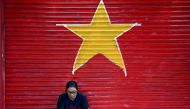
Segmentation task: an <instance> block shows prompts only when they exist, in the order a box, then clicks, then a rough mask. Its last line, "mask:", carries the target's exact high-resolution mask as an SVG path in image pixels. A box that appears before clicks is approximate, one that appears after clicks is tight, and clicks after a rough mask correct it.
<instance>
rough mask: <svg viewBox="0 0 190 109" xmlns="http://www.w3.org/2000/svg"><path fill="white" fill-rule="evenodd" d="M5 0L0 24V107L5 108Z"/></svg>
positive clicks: (0, 1) (1, 1)
mask: <svg viewBox="0 0 190 109" xmlns="http://www.w3.org/2000/svg"><path fill="white" fill-rule="evenodd" d="M3 3H4V0H0V7H1V8H0V25H1V30H0V54H1V57H0V109H4V105H5V98H4V97H5V93H4V90H5V88H4V86H5V84H4V82H5V81H4V78H5V76H4V66H3V65H4V57H3V55H2V54H3V53H4V52H3V41H4V40H3V39H4V16H3V15H4V14H3V7H4V4H3Z"/></svg>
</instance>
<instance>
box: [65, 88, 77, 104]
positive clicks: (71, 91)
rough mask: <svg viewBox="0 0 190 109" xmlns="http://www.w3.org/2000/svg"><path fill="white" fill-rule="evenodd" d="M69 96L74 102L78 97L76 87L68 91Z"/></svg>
mask: <svg viewBox="0 0 190 109" xmlns="http://www.w3.org/2000/svg"><path fill="white" fill-rule="evenodd" d="M67 94H68V96H69V99H70V100H72V101H74V100H75V98H76V97H77V89H76V88H75V87H69V88H68V89H67Z"/></svg>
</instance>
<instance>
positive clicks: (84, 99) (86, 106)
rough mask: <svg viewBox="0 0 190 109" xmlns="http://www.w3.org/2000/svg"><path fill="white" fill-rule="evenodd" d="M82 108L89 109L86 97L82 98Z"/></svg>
mask: <svg viewBox="0 0 190 109" xmlns="http://www.w3.org/2000/svg"><path fill="white" fill-rule="evenodd" d="M82 107H83V108H82V109H89V104H88V101H87V98H86V96H84V97H83V106H82Z"/></svg>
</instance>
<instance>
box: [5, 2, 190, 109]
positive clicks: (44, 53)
mask: <svg viewBox="0 0 190 109" xmlns="http://www.w3.org/2000/svg"><path fill="white" fill-rule="evenodd" d="M104 3H105V6H106V8H107V11H108V14H109V16H110V20H111V21H112V23H135V22H138V23H141V24H142V26H141V27H134V28H133V29H131V30H130V31H128V32H127V33H125V34H123V35H122V36H120V37H119V39H118V42H119V46H120V49H121V53H122V56H123V58H124V62H125V64H126V68H127V71H128V76H127V77H126V78H125V77H124V75H123V70H122V69H120V68H119V67H118V66H116V65H114V64H113V63H112V62H110V61H109V60H108V59H107V58H105V57H104V56H103V55H100V54H98V55H96V56H95V57H94V58H92V59H90V61H89V62H88V63H86V64H85V65H84V66H83V67H81V68H80V69H78V70H77V71H76V75H74V76H73V75H72V74H71V72H72V66H73V63H74V60H75V56H76V55H77V52H78V49H79V47H80V44H81V42H82V40H81V39H80V38H79V37H78V36H76V35H75V34H73V33H72V32H71V31H69V30H68V29H66V28H63V27H56V26H55V25H56V24H60V23H61V24H84V23H85V24H89V23H90V21H91V19H92V17H93V15H94V12H95V10H96V8H97V6H98V4H99V0H88V1H86V0H82V1H79V0H70V1H68V0H37V1H34V0H27V1H26V0H16V1H15V0H6V3H5V18H6V19H5V20H6V27H5V30H6V35H5V38H6V40H5V44H6V45H5V49H6V51H5V53H6V74H5V80H6V87H5V90H6V95H5V96H6V102H5V105H6V109H29V108H30V109H48V108H49V109H54V108H55V107H56V102H57V97H58V95H59V94H61V93H62V92H63V91H64V89H65V83H66V82H67V81H68V80H71V79H72V80H76V81H77V82H78V83H79V86H80V88H79V90H80V91H81V92H83V93H84V94H85V95H87V97H88V100H89V103H90V108H91V109H126V108H127V109H189V108H190V104H189V101H190V68H189V66H190V58H189V57H190V30H189V28H190V22H189V21H190V17H189V15H190V1H189V0H167V1H165V0H159V1H155V0H154V1H150V0H143V1H140V0H133V1H131V0H104ZM89 52H90V51H89Z"/></svg>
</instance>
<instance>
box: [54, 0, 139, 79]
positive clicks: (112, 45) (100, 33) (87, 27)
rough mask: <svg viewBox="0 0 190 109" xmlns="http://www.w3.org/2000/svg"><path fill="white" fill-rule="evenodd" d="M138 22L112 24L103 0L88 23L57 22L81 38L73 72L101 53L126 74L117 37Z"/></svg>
mask: <svg viewBox="0 0 190 109" xmlns="http://www.w3.org/2000/svg"><path fill="white" fill-rule="evenodd" d="M139 25H140V24H138V23H134V24H112V23H111V21H110V19H109V16H108V13H107V11H106V8H105V6H104V3H103V1H100V3H99V5H98V8H97V10H96V12H95V14H94V17H93V19H92V21H91V23H90V24H57V26H64V27H66V28H68V29H69V30H71V31H72V32H73V33H75V34H76V35H77V36H79V37H80V38H82V39H83V42H82V44H81V46H80V49H79V51H78V54H77V56H76V58H75V62H74V65H73V72H72V73H73V74H74V73H75V71H76V70H77V69H79V68H80V67H81V66H82V65H84V64H85V63H87V62H88V60H89V59H91V58H92V57H93V56H95V55H96V54H102V55H104V56H105V57H107V58H108V59H109V60H110V61H111V62H113V63H114V64H116V65H117V66H119V67H120V68H122V69H123V71H124V75H125V76H127V72H126V68H125V64H124V61H123V57H122V55H121V51H120V48H119V45H118V42H117V38H118V37H119V36H121V35H122V34H123V33H125V32H127V31H128V30H130V29H131V28H132V27H134V26H139Z"/></svg>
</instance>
